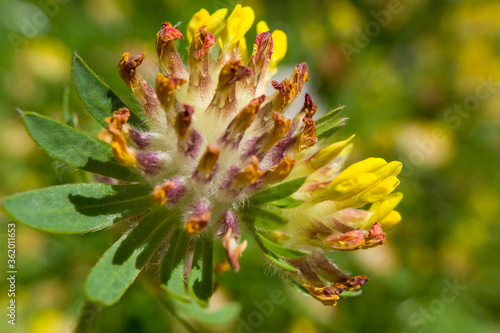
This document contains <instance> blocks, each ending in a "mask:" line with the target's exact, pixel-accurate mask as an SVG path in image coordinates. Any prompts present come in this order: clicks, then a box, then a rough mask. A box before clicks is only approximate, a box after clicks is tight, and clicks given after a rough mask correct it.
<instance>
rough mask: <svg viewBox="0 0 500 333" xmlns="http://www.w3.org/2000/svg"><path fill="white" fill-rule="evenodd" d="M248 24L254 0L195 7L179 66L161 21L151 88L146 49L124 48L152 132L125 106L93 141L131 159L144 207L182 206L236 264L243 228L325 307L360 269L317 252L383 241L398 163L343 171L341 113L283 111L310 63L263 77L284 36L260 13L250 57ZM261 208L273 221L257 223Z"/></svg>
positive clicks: (198, 230)
mask: <svg viewBox="0 0 500 333" xmlns="http://www.w3.org/2000/svg"><path fill="white" fill-rule="evenodd" d="M253 22H254V13H253V10H252V9H251V8H250V7H242V6H241V5H237V6H236V7H235V8H234V10H233V12H232V13H231V14H230V15H228V11H227V9H221V10H218V11H216V12H214V13H213V14H210V13H209V12H208V11H206V10H205V9H202V10H200V11H199V12H198V13H196V14H195V15H194V16H193V18H192V19H191V21H190V22H189V24H188V26H187V34H186V39H187V41H188V42H189V43H190V46H189V48H188V51H189V55H188V57H187V65H185V64H184V63H183V61H182V60H181V56H180V55H179V53H178V51H177V46H176V44H177V43H179V42H181V43H182V40H184V38H185V37H184V35H183V34H182V33H181V32H180V31H179V30H177V28H175V27H173V26H172V25H171V24H170V23H163V24H162V26H161V29H160V31H159V32H158V34H157V37H156V51H157V56H158V61H159V68H160V73H158V74H157V76H156V82H155V85H154V87H152V86H151V85H150V84H149V83H148V81H147V80H146V79H145V78H144V77H143V76H141V74H140V73H139V72H138V69H139V68H140V65H141V63H142V62H143V60H144V57H145V56H144V54H140V55H137V56H131V55H130V54H129V53H125V54H123V56H122V57H121V59H120V61H119V64H118V69H119V72H120V75H121V77H122V79H123V80H124V82H125V83H126V84H127V86H129V87H130V89H131V90H132V92H133V94H134V96H135V97H136V98H137V99H138V100H139V101H140V103H141V104H142V106H143V109H144V112H145V114H146V115H147V120H146V121H145V123H146V124H147V127H148V128H149V131H141V130H139V129H137V128H134V127H133V126H131V125H130V124H128V123H127V120H128V118H129V116H130V112H129V110H128V109H126V108H122V109H120V110H116V111H115V112H114V113H113V116H112V117H109V118H107V119H106V122H107V124H108V128H107V130H105V131H104V132H102V133H101V134H100V138H101V139H103V140H105V141H107V142H109V143H110V144H111V146H112V150H113V154H114V156H115V159H116V161H117V162H118V163H120V164H122V165H124V166H127V167H134V168H137V169H138V170H139V172H140V173H141V174H142V175H143V177H144V179H145V181H147V182H148V183H149V184H151V188H154V190H153V191H152V193H151V202H152V204H154V205H157V206H161V207H165V208H166V209H173V208H175V207H177V208H180V209H181V210H182V211H183V212H184V213H183V214H180V217H179V219H180V220H179V221H178V224H179V227H180V228H183V229H184V230H185V232H186V233H187V235H189V237H191V238H196V237H199V235H201V234H203V233H209V234H211V237H218V238H219V239H220V241H221V243H222V246H223V247H224V249H225V251H226V253H227V259H228V262H229V264H230V265H231V267H232V268H233V269H234V270H236V271H237V270H239V267H240V264H239V258H240V257H241V256H242V253H243V251H244V250H245V248H246V245H247V241H246V240H243V241H242V236H241V234H240V230H242V226H243V225H244V226H245V229H248V230H250V231H251V232H250V233H249V235H253V236H255V238H256V241H257V243H258V244H259V245H260V246H261V247H262V249H263V251H264V253H265V254H266V255H267V257H268V258H270V259H271V261H270V263H271V264H272V265H274V266H276V268H278V269H283V270H284V271H285V272H286V273H287V275H288V276H289V277H290V278H291V279H292V280H293V281H294V282H296V283H298V284H299V285H300V287H301V288H302V290H304V291H306V292H307V293H309V294H310V295H311V296H313V297H314V298H316V299H318V300H319V301H321V302H322V303H323V304H325V305H335V304H336V302H337V300H338V299H339V298H340V296H341V294H342V293H343V292H346V291H354V290H358V289H359V288H360V287H361V285H363V284H364V283H366V281H367V278H366V277H365V276H355V277H350V276H349V275H347V274H346V273H344V272H342V271H341V270H340V269H338V268H337V267H336V266H335V265H334V264H333V263H332V262H331V261H330V260H329V259H328V258H327V256H326V255H325V251H331V250H337V251H353V250H358V249H366V248H370V247H374V246H377V245H381V244H383V243H384V241H385V233H384V230H387V229H389V228H390V227H392V226H394V225H395V224H396V223H398V222H399V221H400V219H401V217H400V215H399V214H398V213H397V212H396V211H394V208H395V207H396V205H397V204H398V203H399V202H400V200H401V198H402V195H401V194H400V193H392V192H393V191H394V189H395V188H396V186H397V185H398V184H399V181H398V179H397V178H396V176H397V175H398V173H399V172H400V171H401V163H399V162H391V163H387V162H386V161H384V160H383V159H380V158H369V159H366V160H364V161H361V162H358V163H355V164H353V165H351V166H349V167H347V168H345V169H344V163H345V161H346V158H347V156H348V154H349V151H350V149H351V144H350V142H351V140H352V139H353V137H354V136H352V137H350V138H348V139H346V140H344V141H339V142H335V141H334V140H332V134H333V132H334V130H335V129H336V128H337V127H338V126H340V125H342V124H343V122H342V119H340V121H339V120H338V119H335V118H334V117H333V116H334V115H336V114H337V111H335V110H334V111H335V112H333V111H332V112H333V113H332V112H331V113H329V114H327V115H326V116H324V117H322V118H320V119H318V120H316V121H315V120H314V119H313V118H314V116H315V113H316V111H317V106H316V105H315V104H314V102H313V100H312V99H311V97H310V96H309V95H308V94H305V98H304V99H305V100H304V104H303V107H302V109H301V110H300V111H299V113H298V114H297V115H296V116H295V117H293V119H287V116H286V114H285V111H287V109H288V107H289V106H290V105H291V104H292V102H294V100H295V99H297V98H298V97H299V95H300V94H301V91H302V89H303V87H304V84H305V83H306V82H307V81H308V80H309V71H308V67H307V65H306V64H305V63H302V64H299V65H297V66H296V67H295V70H294V71H293V73H292V74H291V76H290V77H289V78H286V79H284V80H283V81H281V82H277V81H271V78H272V76H273V75H274V74H275V73H276V71H277V64H278V63H279V62H280V60H282V59H283V57H284V56H285V53H286V48H287V41H286V35H285V34H284V33H283V32H282V31H280V30H275V31H273V32H271V31H270V30H269V28H268V26H267V24H266V23H265V22H263V21H261V22H259V23H258V24H257V38H256V40H255V43H254V45H253V50H252V52H251V54H250V55H248V54H247V52H248V51H247V43H246V40H245V37H244V36H245V34H246V32H247V31H248V30H249V29H250V28H251V26H252V25H253ZM179 40H180V41H179ZM269 84H270V85H271V86H272V88H271V89H274V91H273V92H272V93H271V94H267V91H268V85H269ZM297 180H300V182H301V183H300V187H299V188H298V189H295V190H294V191H291V192H290V193H289V194H288V195H287V197H286V198H284V199H282V200H281V201H280V200H278V201H273V202H269V201H265V200H264V201H263V200H260V201H259V200H257V199H255V197H256V196H260V197H261V198H262V196H263V194H262V193H264V192H266V191H267V192H266V193H272V191H271V192H270V191H269V189H274V190H275V191H278V189H279V188H282V189H283V191H285V192H286V191H287V186H288V185H290V186H292V185H291V184H293V183H294V182H295V183H296V182H297ZM280 186H281V187H280ZM264 196H265V195H264ZM266 214H267V215H266ZM266 217H267V218H268V220H269V219H270V220H273V219H274V220H275V222H276V220H279V221H280V223H279V225H278V226H276V223H274V224H273V223H270V224H265V223H263V222H262V220H266ZM259 219H260V220H259ZM259 221H260V222H259ZM290 253H291V254H290Z"/></svg>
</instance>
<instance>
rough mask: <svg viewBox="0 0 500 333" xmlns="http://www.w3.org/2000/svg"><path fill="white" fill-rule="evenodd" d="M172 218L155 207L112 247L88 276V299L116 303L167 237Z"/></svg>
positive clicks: (101, 302)
mask: <svg viewBox="0 0 500 333" xmlns="http://www.w3.org/2000/svg"><path fill="white" fill-rule="evenodd" d="M170 218H171V216H170V215H169V214H168V212H167V211H165V210H163V209H158V208H156V209H154V210H153V211H151V212H150V213H149V214H148V215H146V217H144V219H143V220H142V221H141V222H139V225H138V226H137V227H136V228H134V229H132V230H131V231H130V232H128V233H127V234H125V235H123V236H122V237H121V238H120V239H119V240H118V241H117V242H116V243H115V244H114V245H113V246H112V247H111V248H109V249H108V250H107V251H106V252H105V253H104V255H103V256H102V257H101V258H100V259H99V261H98V262H97V264H96V265H95V266H94V268H93V269H92V271H91V272H90V274H89V276H88V277H87V282H86V284H85V291H86V293H87V296H88V298H89V299H90V300H92V301H94V302H96V303H99V304H103V305H106V306H109V305H112V304H114V303H116V302H117V301H118V300H119V299H120V298H121V297H122V295H123V294H124V293H125V291H127V289H128V288H129V286H130V285H131V284H132V283H133V282H134V280H135V279H136V278H137V276H138V275H139V273H140V272H141V270H142V268H143V267H144V266H145V265H146V263H147V262H148V261H149V259H150V258H151V257H152V256H153V254H154V252H155V251H156V250H157V249H158V247H159V246H160V244H161V243H162V241H163V240H164V239H165V238H166V237H167V235H168V233H169V231H170V229H171V228H172V224H171V223H169V219H170Z"/></svg>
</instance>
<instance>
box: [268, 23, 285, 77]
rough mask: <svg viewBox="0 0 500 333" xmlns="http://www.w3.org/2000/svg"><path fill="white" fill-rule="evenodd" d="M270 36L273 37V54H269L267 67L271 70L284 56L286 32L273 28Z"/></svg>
mask: <svg viewBox="0 0 500 333" xmlns="http://www.w3.org/2000/svg"><path fill="white" fill-rule="evenodd" d="M271 37H272V38H273V55H272V56H271V61H270V62H269V68H270V69H271V70H273V69H275V68H276V67H277V66H278V63H279V62H280V61H281V60H282V59H283V58H284V57H285V55H286V50H287V47H288V43H287V37H286V34H285V33H284V32H283V31H281V30H274V31H273V33H272V34H271Z"/></svg>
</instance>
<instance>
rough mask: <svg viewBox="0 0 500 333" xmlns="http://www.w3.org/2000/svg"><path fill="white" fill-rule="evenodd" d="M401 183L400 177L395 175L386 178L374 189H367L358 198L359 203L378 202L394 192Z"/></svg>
mask: <svg viewBox="0 0 500 333" xmlns="http://www.w3.org/2000/svg"><path fill="white" fill-rule="evenodd" d="M398 185H399V179H397V178H396V177H394V176H391V177H387V178H384V179H383V180H382V181H380V182H379V183H378V184H377V185H375V186H374V187H373V188H372V189H370V190H368V191H366V192H365V193H363V194H362V195H361V196H360V197H359V198H358V200H357V201H358V203H359V204H362V205H365V204H367V203H372V202H377V201H379V200H382V199H383V198H385V197H386V196H388V195H389V194H391V193H392V191H394V189H395V188H396V187H397V186H398Z"/></svg>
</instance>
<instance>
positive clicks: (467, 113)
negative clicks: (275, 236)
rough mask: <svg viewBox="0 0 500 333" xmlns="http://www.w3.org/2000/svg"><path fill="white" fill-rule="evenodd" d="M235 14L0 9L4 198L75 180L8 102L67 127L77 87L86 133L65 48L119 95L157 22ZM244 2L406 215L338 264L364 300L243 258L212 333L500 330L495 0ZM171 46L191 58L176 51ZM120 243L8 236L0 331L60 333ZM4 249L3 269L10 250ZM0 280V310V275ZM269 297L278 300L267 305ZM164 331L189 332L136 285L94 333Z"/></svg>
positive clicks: (220, 299)
mask: <svg viewBox="0 0 500 333" xmlns="http://www.w3.org/2000/svg"><path fill="white" fill-rule="evenodd" d="M236 3H238V2H235V1H232V0H215V1H205V2H201V1H194V0H183V1H176V0H163V1H150V0H148V1H144V0H143V1H139V0H85V1H76V0H60V1H59V2H57V1H55V0H40V1H9V0H1V1H0V45H1V50H2V52H0V160H1V164H0V196H4V195H7V194H11V193H14V192H18V191H24V190H30V189H35V188H40V187H44V186H49V185H57V184H62V183H65V182H69V181H72V173H73V171H72V170H70V169H69V168H67V167H65V166H63V165H60V164H58V163H56V162H54V161H52V160H51V159H50V157H48V156H47V155H46V154H45V153H44V152H43V151H41V150H40V149H38V148H37V147H36V146H35V144H34V143H33V142H32V141H31V140H30V138H29V136H28V135H27V134H26V132H25V130H24V128H23V125H22V123H21V120H20V117H19V116H18V114H17V113H16V112H15V110H14V107H19V108H21V109H23V110H30V111H36V112H39V113H41V114H46V115H49V116H51V117H54V118H57V119H61V117H62V111H61V95H62V91H63V88H64V86H70V88H71V91H70V105H71V108H72V110H73V111H75V112H77V113H78V114H79V117H80V127H81V128H83V129H86V130H89V131H91V132H94V133H95V130H96V127H95V126H94V125H93V124H92V122H91V121H90V118H89V117H88V116H86V115H85V114H84V113H83V107H82V106H81V104H80V102H79V101H78V98H77V97H76V94H75V92H74V91H73V88H72V87H71V80H70V62H71V56H72V52H73V51H74V50H77V51H78V53H79V54H80V55H81V56H82V57H83V58H84V59H85V60H86V61H87V63H88V64H89V65H90V66H91V67H92V68H93V69H94V70H95V71H96V72H97V73H98V74H99V75H101V76H102V77H103V78H104V79H105V81H106V82H107V83H108V84H109V85H110V86H111V87H112V88H113V89H115V91H117V92H118V93H119V94H120V95H122V96H130V94H129V91H128V88H127V87H126V86H125V84H123V82H121V80H120V78H119V75H118V72H117V71H116V65H117V63H118V59H119V57H120V55H121V54H122V53H123V52H127V51H128V52H131V53H132V54H137V53H139V52H145V53H146V56H147V58H146V59H147V61H146V63H145V65H143V68H142V69H143V70H144V71H145V75H146V77H149V78H150V79H151V78H153V77H154V73H155V70H154V65H155V59H154V58H155V57H154V55H155V49H154V42H155V35H156V32H157V31H158V30H159V27H160V25H161V23H162V22H164V21H170V22H172V23H173V24H175V23H176V22H178V21H180V22H182V24H181V28H180V30H181V31H182V32H185V28H186V25H187V22H188V21H189V18H190V17H191V15H192V14H193V13H194V12H196V11H198V10H199V9H200V8H201V7H205V8H206V9H208V10H209V11H210V12H213V11H214V10H216V9H218V8H221V7H228V8H232V7H234V5H235V4H236ZM242 3H243V4H245V5H251V6H252V7H253V8H254V10H255V12H256V18H257V20H260V19H264V20H266V21H267V22H268V24H269V26H270V27H271V29H276V28H278V29H282V30H284V31H285V32H286V33H287V35H288V53H287V56H286V57H285V59H284V60H283V62H282V63H281V65H280V67H279V68H280V73H279V75H289V74H290V73H291V71H292V70H293V66H294V65H295V64H297V63H300V62H303V61H305V62H307V64H308V65H309V69H310V77H311V81H310V82H309V83H308V84H307V86H308V89H309V91H310V93H311V94H312V95H313V98H314V100H315V102H316V103H317V104H319V106H320V111H319V112H326V111H329V110H330V109H332V108H334V107H337V106H339V105H346V106H347V107H346V109H345V111H344V112H345V113H344V115H345V116H347V117H349V118H350V120H349V121H348V123H347V126H345V127H344V128H343V129H342V130H341V131H340V132H339V134H338V138H339V139H344V138H346V137H348V136H349V135H350V134H351V133H356V134H357V137H356V139H355V145H356V146H355V150H354V153H353V155H352V158H351V160H352V161H356V160H360V159H361V158H365V157H370V156H380V157H383V158H385V159H387V160H394V159H397V160H400V161H402V162H403V164H404V167H405V168H404V170H403V172H402V175H401V177H400V178H401V180H402V183H401V185H400V188H399V189H400V191H402V192H403V193H404V195H405V198H404V200H403V202H402V203H401V204H400V206H399V210H400V211H401V213H402V216H403V221H402V222H401V223H400V224H399V225H398V226H397V227H395V228H394V229H393V230H391V231H389V232H388V241H387V243H386V245H384V246H380V247H377V248H374V249H370V250H368V251H363V252H356V253H345V254H344V253H341V254H337V253H334V254H332V256H333V257H334V258H335V260H336V261H337V262H338V263H339V264H340V265H341V266H342V267H343V268H345V269H347V270H348V271H350V272H352V273H353V274H367V275H368V276H369V277H370V282H369V283H368V284H367V285H366V286H365V287H364V288H363V294H362V295H361V296H359V297H355V298H350V299H346V300H344V301H342V302H340V303H339V305H338V306H337V307H336V308H331V307H324V306H323V305H321V304H320V303H319V302H316V301H313V300H312V299H310V298H307V297H305V296H303V295H301V294H298V293H297V292H295V291H293V290H291V289H290V288H289V287H286V286H285V285H284V284H283V283H282V281H281V279H280V277H279V276H278V275H277V274H274V272H273V271H272V270H271V269H269V267H268V266H267V265H266V264H265V262H264V259H263V257H262V256H260V255H259V254H257V251H256V249H255V248H253V247H250V249H248V250H247V251H246V252H245V253H244V255H243V257H242V259H241V264H242V269H241V271H240V272H239V273H238V274H235V273H233V272H227V273H225V274H223V275H221V276H220V277H219V280H220V281H221V286H220V288H219V290H218V292H217V294H216V295H215V296H214V303H215V305H217V304H223V303H226V302H230V301H240V302H241V304H242V312H241V314H240V316H239V319H238V321H237V322H236V324H234V325H232V326H229V327H225V328H219V329H218V330H220V331H226V330H227V331H236V332H276V333H278V332H346V333H347V332H499V331H500V317H499V315H498V314H499V313H500V301H499V291H500V287H499V286H500V228H499V225H500V221H499V217H498V216H499V214H500V20H499V18H498V17H499V14H500V1H493V0H492V1H485V0H463V1H459V0H443V1H431V0H413V1H410V0H401V1H397V0H389V1H383V0H356V1H355V0H352V1H348V0H338V1H319V0H315V1H280V2H273V3H270V2H266V1H262V0H254V1H243V2H242ZM250 35H252V36H255V31H254V30H253V29H252V31H251V33H250ZM251 38H252V37H251ZM251 38H247V41H248V42H249V43H250V42H251ZM181 45H182V46H181V52H184V53H185V51H186V50H185V47H186V45H187V43H185V44H181ZM128 99H130V97H128ZM297 103H298V104H300V103H301V102H297ZM0 220H1V222H2V223H1V232H0V237H1V239H2V244H6V243H5V239H6V229H7V225H6V223H7V222H8V219H7V218H6V216H5V215H1V214H0ZM115 237H116V236H115V235H114V234H113V232H112V231H102V232H97V233H91V234H86V235H82V236H76V235H71V236H64V235H50V234H45V233H41V232H38V231H35V230H32V229H28V228H26V227H23V226H22V225H17V250H18V252H17V265H18V272H19V273H18V281H17V291H18V292H17V301H18V304H19V305H18V306H19V307H18V317H17V319H18V321H17V325H16V327H15V328H13V327H10V325H7V323H6V321H7V320H6V317H5V315H4V314H2V318H3V319H2V320H1V322H0V331H2V332H10V331H15V332H36V333H41V332H50V333H56V332H67V331H68V329H69V328H71V325H72V323H74V322H75V321H76V320H77V318H78V312H79V310H80V308H81V307H82V304H83V301H84V291H83V286H84V281H85V277H86V275H87V274H88V272H89V270H90V269H91V267H92V266H93V265H94V264H95V262H96V261H97V259H98V258H99V256H100V254H102V253H103V252H104V251H105V250H106V248H107V247H109V246H110V245H111V244H112V243H113V240H114V239H115ZM2 251H5V252H3V253H5V254H3V253H2V254H0V256H1V257H2V259H1V260H0V262H1V263H2V264H1V265H2V266H1V267H2V271H5V270H6V267H5V265H4V263H6V261H7V259H6V255H7V253H6V245H2ZM254 253H255V255H254ZM151 269H154V267H153V268H151ZM2 276H3V273H2ZM0 286H1V294H0V303H1V304H2V308H3V309H5V308H4V305H5V304H7V303H6V302H7V300H8V298H7V292H6V290H7V285H6V283H5V280H4V279H3V280H2V282H1V283H0ZM453 286H454V287H453ZM280 291H283V292H284V293H285V294H284V296H283V297H284V299H281V300H284V302H283V303H282V304H273V306H272V307H269V306H268V307H267V308H265V309H264V310H262V307H261V305H262V304H267V305H269V300H271V299H272V298H271V295H272V293H273V292H274V293H276V292H278V293H279V292H280ZM280 303H281V302H280ZM4 311H5V310H4ZM169 331H174V332H177V331H179V332H182V331H183V328H182V325H181V324H180V323H179V322H178V321H177V320H176V319H174V318H172V316H171V315H170V314H169V313H168V312H166V311H165V310H164V309H163V308H162V307H161V306H160V305H159V303H158V302H156V301H155V299H154V297H153V296H152V295H151V293H150V292H149V291H148V290H147V288H145V287H144V286H142V285H141V284H140V283H136V284H134V285H133V287H132V288H131V289H130V290H129V291H128V292H127V293H126V294H125V296H124V297H123V299H122V301H121V302H120V303H119V304H117V305H115V306H112V307H110V308H107V309H104V310H103V311H102V312H100V316H99V318H98V321H97V326H96V329H95V332H169Z"/></svg>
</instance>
